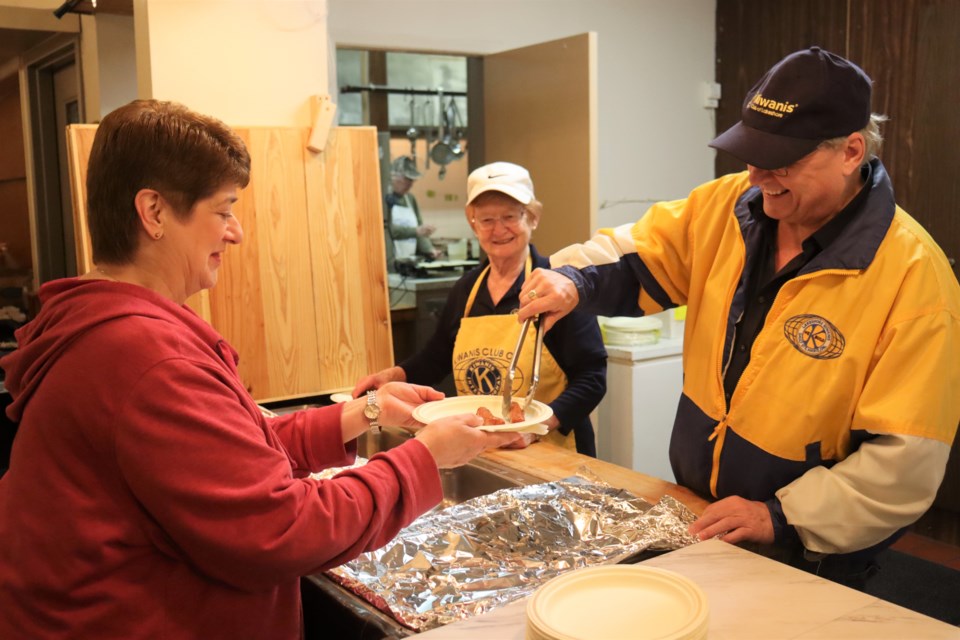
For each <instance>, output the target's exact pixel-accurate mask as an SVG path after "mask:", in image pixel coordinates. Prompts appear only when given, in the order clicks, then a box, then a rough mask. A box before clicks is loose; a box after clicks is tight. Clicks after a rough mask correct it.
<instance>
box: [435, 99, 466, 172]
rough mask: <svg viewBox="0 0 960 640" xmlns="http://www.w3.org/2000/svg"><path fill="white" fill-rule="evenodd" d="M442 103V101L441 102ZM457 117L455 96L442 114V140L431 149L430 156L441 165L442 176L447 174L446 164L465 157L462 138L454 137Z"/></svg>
mask: <svg viewBox="0 0 960 640" xmlns="http://www.w3.org/2000/svg"><path fill="white" fill-rule="evenodd" d="M441 105H442V103H441ZM456 118H457V104H456V101H455V99H454V98H452V97H451V98H450V103H449V104H448V105H447V107H446V108H445V109H443V112H442V114H441V134H440V141H439V142H437V143H436V144H435V145H433V149H431V150H430V157H431V158H432V159H433V161H434V162H436V163H437V164H439V165H440V167H441V169H440V178H441V179H443V176H444V175H445V174H446V165H448V164H450V163H451V162H453V161H454V160H459V159H460V158H462V157H463V153H464V152H463V149H462V148H461V147H460V140H458V139H455V138H454V124H455V120H456Z"/></svg>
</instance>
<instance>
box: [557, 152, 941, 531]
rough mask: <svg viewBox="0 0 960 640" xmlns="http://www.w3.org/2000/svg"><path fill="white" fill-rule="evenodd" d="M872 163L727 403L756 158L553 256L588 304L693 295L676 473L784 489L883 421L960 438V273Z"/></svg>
mask: <svg viewBox="0 0 960 640" xmlns="http://www.w3.org/2000/svg"><path fill="white" fill-rule="evenodd" d="M871 169H872V170H871V171H870V172H869V173H870V178H869V180H870V184H869V192H868V194H867V195H866V198H865V199H864V202H863V205H862V206H861V207H860V208H859V209H858V210H856V211H855V212H854V214H853V217H852V219H851V220H850V222H849V223H848V224H847V225H846V227H845V228H844V229H843V231H842V232H841V233H840V235H839V236H838V237H837V238H836V239H835V240H834V241H833V242H832V243H831V244H830V245H829V246H827V247H826V248H825V249H824V250H823V251H822V252H821V253H820V254H818V255H817V256H816V257H815V258H813V259H812V260H811V261H810V262H809V263H808V264H806V265H805V266H804V267H803V268H802V269H801V270H800V271H799V273H798V274H797V275H796V277H794V278H793V279H791V280H789V281H787V282H786V283H785V284H784V285H783V286H782V288H781V289H780V291H779V293H778V294H777V296H776V299H775V301H774V303H773V305H772V307H771V308H770V311H769V313H768V315H767V317H766V320H765V322H764V324H763V327H762V329H761V331H760V333H759V335H758V336H757V338H756V341H755V342H754V345H753V349H752V353H751V356H750V360H749V363H748V364H747V366H746V369H745V370H744V371H743V374H742V376H741V377H740V380H739V383H738V385H737V387H736V389H735V390H734V392H733V394H732V396H731V398H730V400H729V403H728V402H727V400H726V398H725V396H724V389H723V379H724V371H725V364H726V362H727V361H728V358H729V355H730V350H731V348H732V345H733V344H734V331H735V329H736V324H737V321H738V319H739V318H740V316H741V314H742V312H743V307H744V304H745V300H744V298H745V295H744V291H745V288H746V283H747V282H748V277H749V275H750V274H749V273H748V268H747V265H754V264H755V263H756V261H755V260H751V259H750V258H751V256H753V255H755V253H756V252H757V251H758V248H759V242H761V241H763V239H762V235H763V234H762V233H760V231H759V229H758V227H759V224H760V222H759V221H758V220H757V219H756V218H754V217H753V215H752V214H751V212H750V206H751V203H755V204H757V203H761V202H762V194H761V193H760V191H759V189H758V188H756V187H751V186H750V184H749V180H748V176H747V173H745V172H744V173H740V174H734V175H728V176H724V177H722V178H719V179H717V180H714V181H712V182H709V183H706V184H704V185H702V186H700V187H699V188H697V189H695V190H694V191H693V192H692V193H691V194H690V195H689V197H688V198H686V199H683V200H677V201H672V202H663V203H659V204H656V205H654V206H653V207H651V208H650V209H649V210H648V211H647V213H646V214H645V215H644V216H643V217H642V218H641V219H640V220H639V221H638V222H637V223H635V224H633V225H624V226H622V227H618V228H616V229H604V230H601V231H600V233H599V234H598V235H597V236H596V237H595V238H593V239H592V240H591V241H590V242H587V243H584V244H582V245H574V246H571V247H568V248H566V249H564V250H562V251H560V252H558V253H557V254H555V255H553V256H552V257H551V265H552V266H553V267H554V268H555V269H558V270H559V271H560V272H562V273H564V274H565V275H567V276H569V277H570V278H571V279H573V281H574V282H575V283H576V285H577V289H578V291H579V294H580V303H579V306H578V309H582V310H587V311H591V312H595V313H603V314H606V315H643V314H647V313H655V312H658V311H660V310H662V309H665V308H670V307H675V306H678V305H684V304H685V305H687V306H688V311H687V321H686V328H685V334H684V356H683V363H684V382H683V393H682V396H681V398H680V401H679V407H678V411H677V417H676V422H675V424H674V430H673V435H672V438H671V442H670V461H671V465H672V467H673V470H674V473H675V475H676V478H677V481H678V483H680V484H682V485H684V486H686V487H689V488H691V489H693V490H695V491H697V492H698V493H701V494H703V495H705V496H712V497H715V498H722V497H726V496H732V495H737V496H742V497H744V498H747V499H751V500H759V501H771V500H776V498H775V496H776V494H777V492H778V491H779V490H781V489H782V488H783V487H785V486H787V485H788V484H790V483H791V482H794V481H797V480H798V479H799V478H802V477H803V476H804V475H805V474H807V472H808V471H809V470H811V469H814V468H821V470H822V468H830V467H832V466H833V465H835V464H836V463H838V462H839V461H842V460H844V459H846V458H847V457H848V456H850V455H851V453H852V452H854V451H856V450H857V449H858V447H860V445H861V444H862V443H863V442H864V441H866V440H869V439H871V438H873V437H876V436H877V435H883V434H897V435H901V436H911V437H918V438H925V439H933V440H936V441H939V442H941V443H944V444H945V445H946V447H947V448H949V446H950V443H951V442H952V440H953V438H954V436H955V433H956V429H957V422H958V420H960V365H958V363H960V287H958V284H957V280H956V277H955V276H954V274H953V273H952V271H951V268H950V266H949V263H948V261H947V259H946V257H945V256H944V254H943V252H942V251H941V250H940V248H939V247H938V246H937V245H936V243H935V242H934V241H933V239H932V238H931V237H930V236H929V234H928V233H927V232H926V231H925V230H924V229H923V228H922V227H921V226H920V225H919V224H918V223H917V222H916V221H915V220H914V219H913V218H911V217H910V216H909V215H908V214H907V213H905V212H904V211H903V210H902V209H900V208H899V207H898V206H897V205H896V203H895V201H894V195H893V188H892V186H891V183H890V180H889V177H888V176H887V173H886V171H885V169H884V167H883V165H882V164H881V163H880V161H879V160H876V159H874V160H873V161H872V162H871ZM891 473H894V474H895V471H891ZM941 477H942V476H941ZM867 481H870V482H872V481H877V482H891V479H879V478H871V479H868V480H867ZM892 482H894V484H895V479H894V480H892ZM936 483H937V484H939V480H937V481H936ZM935 491H936V488H935V487H934V488H933V493H935ZM821 499H822V500H829V499H830V497H829V496H821ZM929 499H930V500H931V501H932V499H933V495H931V496H930V497H929ZM927 506H929V503H928V504H927ZM921 513H922V511H921ZM815 519H816V518H815V517H814V520H815ZM895 528H896V527H894V529H895ZM862 546H866V545H865V544H864V545H862ZM862 546H861V548H862Z"/></svg>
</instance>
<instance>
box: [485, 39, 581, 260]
mask: <svg viewBox="0 0 960 640" xmlns="http://www.w3.org/2000/svg"><path fill="white" fill-rule="evenodd" d="M596 68H597V37H596V34H595V33H585V34H581V35H577V36H572V37H569V38H563V39H561V40H554V41H552V42H545V43H541V44H536V45H532V46H529V47H523V48H520V49H512V50H510V51H503V52H500V53H496V54H492V55H488V56H485V57H484V59H483V96H484V100H483V108H484V122H485V135H484V150H485V153H484V156H485V162H488V163H489V162H497V161H501V160H503V161H507V162H514V163H516V164H519V165H523V166H524V167H526V168H527V169H528V170H529V171H530V175H531V177H532V178H533V185H534V189H535V191H536V194H537V199H538V200H540V202H542V203H543V208H544V215H543V221H542V223H541V224H540V226H539V227H538V228H537V230H536V231H535V232H534V234H533V242H534V244H536V246H537V249H538V250H539V251H540V252H541V253H543V254H545V255H549V254H551V253H553V252H554V251H557V250H558V249H562V248H563V247H566V246H567V245H570V244H573V243H576V242H583V241H585V240H587V239H589V238H590V236H592V235H593V233H594V231H595V230H596V226H597V208H598V196H597V72H596Z"/></svg>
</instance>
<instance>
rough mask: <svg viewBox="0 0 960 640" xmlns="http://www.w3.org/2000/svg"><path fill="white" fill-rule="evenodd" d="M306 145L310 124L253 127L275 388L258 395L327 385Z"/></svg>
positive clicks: (268, 341) (265, 309)
mask: <svg viewBox="0 0 960 640" xmlns="http://www.w3.org/2000/svg"><path fill="white" fill-rule="evenodd" d="M305 144H306V130H304V129H291V128H287V129H268V128H254V129H251V130H250V147H249V149H250V156H251V161H252V166H251V174H252V175H255V176H257V185H256V186H257V188H256V190H255V192H254V193H253V194H252V195H253V200H254V207H255V209H256V218H255V219H256V222H255V226H256V234H257V246H258V257H259V260H258V262H257V263H256V265H257V267H258V268H259V270H260V273H261V274H262V280H261V295H262V298H261V300H260V303H261V307H260V308H261V311H262V313H263V322H264V327H265V331H266V333H265V337H266V349H267V354H268V360H267V361H268V363H269V364H268V377H269V383H268V387H267V388H266V389H259V390H255V393H254V397H270V398H272V397H277V396H280V395H286V394H290V395H300V394H306V393H311V392H312V391H313V390H315V389H318V388H319V386H320V378H319V371H318V368H317V366H316V353H317V342H316V341H317V336H316V333H315V332H314V327H315V326H316V323H317V316H316V312H315V304H314V296H313V282H312V274H311V266H310V244H309V237H308V234H307V233H305V230H306V229H307V228H308V226H307V204H306V194H305V192H304V185H305V177H304V165H303V148H304V146H305ZM213 295H214V296H216V294H213ZM236 305H242V299H241V300H235V301H234V303H233V304H231V305H230V307H231V309H237V308H243V307H242V306H239V307H238V306H236ZM234 346H236V347H237V348H238V349H240V347H242V346H244V347H245V345H234ZM244 352H246V351H245V350H241V353H244ZM307 363H310V366H305V365H306V364H307Z"/></svg>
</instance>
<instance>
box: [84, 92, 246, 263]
mask: <svg viewBox="0 0 960 640" xmlns="http://www.w3.org/2000/svg"><path fill="white" fill-rule="evenodd" d="M249 181H250V154H249V153H248V152H247V147H246V145H245V144H244V143H243V140H241V139H240V137H239V136H238V135H237V134H236V133H235V132H234V131H233V130H232V129H230V127H228V126H227V125H225V124H224V123H222V122H221V121H219V120H217V119H216V118H212V117H210V116H205V115H202V114H199V113H195V112H193V111H191V110H190V109H188V108H187V107H185V106H183V105H182V104H178V103H176V102H161V101H159V100H134V101H133V102H131V103H129V104H127V105H124V106H122V107H120V108H118V109H115V110H114V111H111V112H110V113H109V114H107V115H106V116H104V118H103V120H102V121H101V122H100V126H99V128H98V129H97V134H96V136H95V137H94V140H93V148H92V149H91V151H90V161H89V163H88V165H87V217H88V225H89V227H90V240H91V243H92V245H93V259H94V261H95V262H105V263H110V264H125V263H128V262H130V261H131V260H132V259H133V257H134V254H135V253H136V250H137V243H138V238H139V230H140V222H139V217H138V215H137V211H136V209H135V207H134V198H135V197H136V194H137V192H138V191H140V190H141V189H155V190H156V191H158V192H159V193H160V194H161V195H163V197H164V198H165V199H166V200H167V201H168V202H169V203H170V204H171V205H172V206H173V208H174V211H175V213H176V215H177V216H178V217H179V218H180V219H184V218H186V217H188V216H189V215H190V211H191V210H192V209H193V206H194V205H195V204H196V203H197V201H199V200H202V199H203V198H206V197H209V196H211V195H213V194H214V193H215V192H216V191H217V190H218V189H220V188H222V187H224V186H226V185H231V184H235V185H236V186H238V187H240V188H243V187H246V186H247V183H248V182H249Z"/></svg>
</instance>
